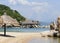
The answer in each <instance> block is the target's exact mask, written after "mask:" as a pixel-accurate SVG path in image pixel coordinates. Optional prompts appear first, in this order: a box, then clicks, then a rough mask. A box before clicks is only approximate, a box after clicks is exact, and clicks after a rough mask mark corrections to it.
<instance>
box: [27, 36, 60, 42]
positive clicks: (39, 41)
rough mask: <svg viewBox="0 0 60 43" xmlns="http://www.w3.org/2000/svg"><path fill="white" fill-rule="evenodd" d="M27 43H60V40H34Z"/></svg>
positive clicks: (47, 38)
mask: <svg viewBox="0 0 60 43" xmlns="http://www.w3.org/2000/svg"><path fill="white" fill-rule="evenodd" d="M27 43H60V38H49V37H46V38H44V37H43V38H33V39H31V40H29V41H28V42H27Z"/></svg>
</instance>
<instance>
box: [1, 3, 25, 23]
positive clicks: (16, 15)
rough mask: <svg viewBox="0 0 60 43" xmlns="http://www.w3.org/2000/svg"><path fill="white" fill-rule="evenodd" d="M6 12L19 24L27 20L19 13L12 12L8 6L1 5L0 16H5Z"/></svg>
mask: <svg viewBox="0 0 60 43" xmlns="http://www.w3.org/2000/svg"><path fill="white" fill-rule="evenodd" d="M4 12H6V13H7V15H9V16H10V17H12V18H14V19H16V20H17V21H18V22H19V21H24V20H25V18H24V17H23V16H22V15H21V14H20V13H19V12H18V11H16V10H12V9H10V8H9V7H8V6H5V5H2V4H0V16H1V15H3V13H4Z"/></svg>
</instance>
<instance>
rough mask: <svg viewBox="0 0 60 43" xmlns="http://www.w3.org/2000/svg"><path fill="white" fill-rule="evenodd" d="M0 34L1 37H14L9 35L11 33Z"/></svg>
mask: <svg viewBox="0 0 60 43" xmlns="http://www.w3.org/2000/svg"><path fill="white" fill-rule="evenodd" d="M0 36H3V37H13V38H15V36H11V35H4V34H0Z"/></svg>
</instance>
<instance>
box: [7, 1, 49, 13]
mask: <svg viewBox="0 0 60 43" xmlns="http://www.w3.org/2000/svg"><path fill="white" fill-rule="evenodd" d="M8 1H9V2H10V3H12V4H13V5H15V4H17V3H18V4H22V5H26V6H32V9H33V10H34V11H35V12H45V11H47V7H48V3H47V2H29V1H28V0H8Z"/></svg>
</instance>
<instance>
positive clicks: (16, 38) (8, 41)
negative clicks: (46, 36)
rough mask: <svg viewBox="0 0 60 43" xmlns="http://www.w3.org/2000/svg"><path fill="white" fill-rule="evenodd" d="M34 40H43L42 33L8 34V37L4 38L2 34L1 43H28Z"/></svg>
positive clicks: (0, 33)
mask: <svg viewBox="0 0 60 43" xmlns="http://www.w3.org/2000/svg"><path fill="white" fill-rule="evenodd" d="M32 38H41V33H38V32H37V33H20V32H7V36H3V32H0V43H27V42H28V41H29V40H31V39H32Z"/></svg>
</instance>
